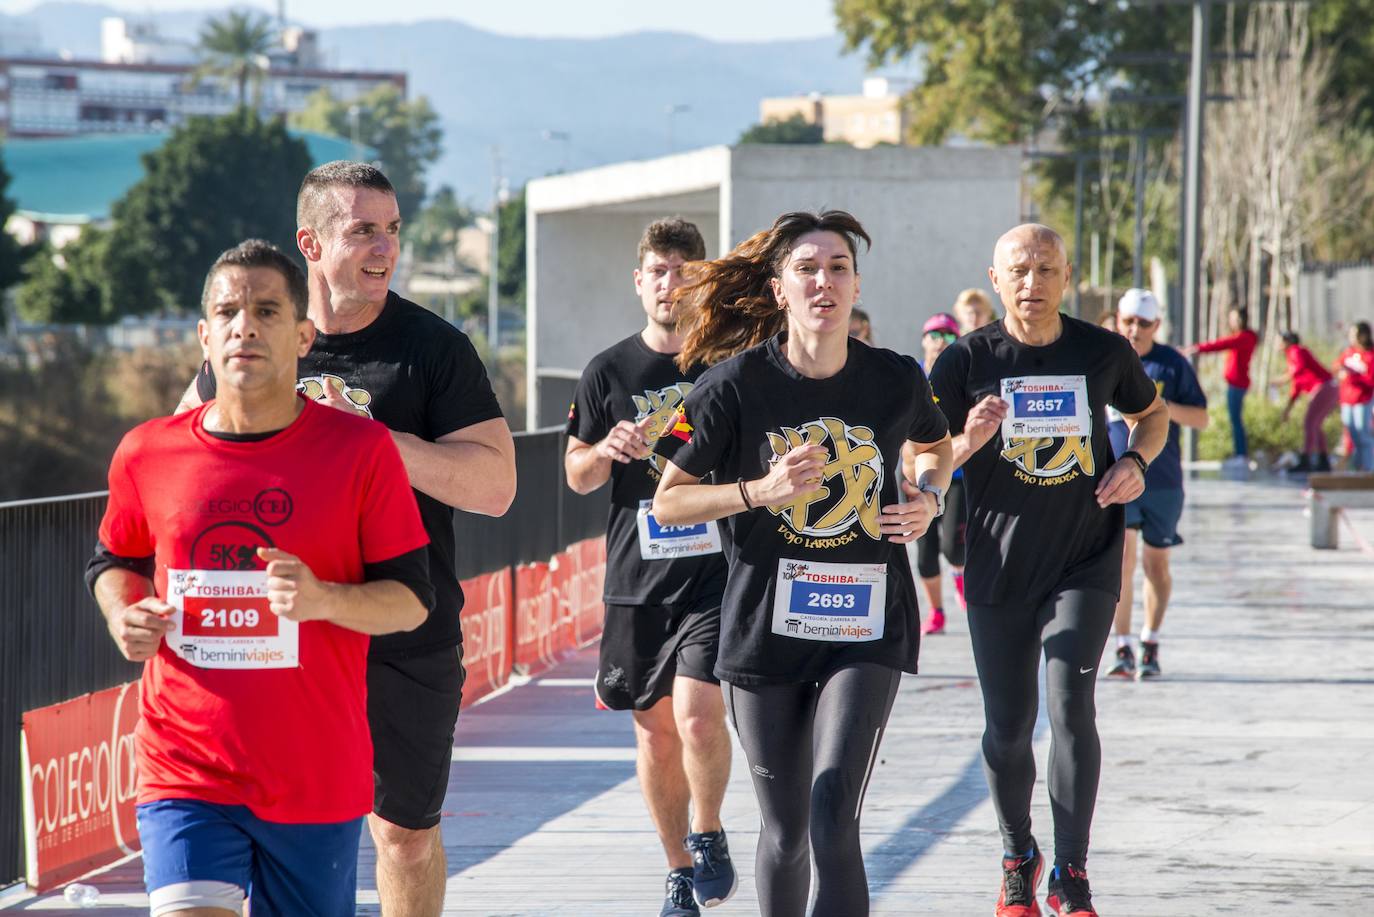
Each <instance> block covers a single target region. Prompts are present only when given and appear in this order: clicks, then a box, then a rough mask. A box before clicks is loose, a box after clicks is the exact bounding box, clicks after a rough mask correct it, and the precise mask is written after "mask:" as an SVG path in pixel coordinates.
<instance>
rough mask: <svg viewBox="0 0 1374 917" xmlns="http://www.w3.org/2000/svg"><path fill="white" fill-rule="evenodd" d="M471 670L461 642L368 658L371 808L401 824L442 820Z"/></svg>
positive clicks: (413, 825)
mask: <svg viewBox="0 0 1374 917" xmlns="http://www.w3.org/2000/svg"><path fill="white" fill-rule="evenodd" d="M464 676H465V673H464V672H463V649H462V647H461V646H458V647H447V648H445V649H442V650H436V651H435V652H432V653H426V654H422V655H416V656H408V657H405V658H398V659H382V660H373V659H369V660H368V662H367V719H368V724H369V725H370V726H371V728H372V775H373V779H374V781H375V787H376V788H375V790H374V793H373V801H372V811H373V812H375V813H376V814H377V815H379V816H381V817H382V818H384V819H386V820H387V821H389V822H391V823H392V824H394V825H400V826H401V827H402V828H410V829H412V830H420V829H423V828H433V827H434V826H435V825H437V824H439V814H440V811H441V810H442V809H443V807H444V794H445V793H447V792H448V772H449V767H450V766H451V765H452V764H453V729H454V726H455V725H457V723H458V704H459V702H460V701H461V700H462V696H463V679H464Z"/></svg>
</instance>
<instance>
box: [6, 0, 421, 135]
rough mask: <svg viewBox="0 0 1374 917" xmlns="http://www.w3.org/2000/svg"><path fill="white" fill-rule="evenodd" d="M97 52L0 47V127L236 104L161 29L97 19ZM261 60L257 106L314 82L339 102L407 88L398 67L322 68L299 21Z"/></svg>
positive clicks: (53, 127)
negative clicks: (73, 56)
mask: <svg viewBox="0 0 1374 917" xmlns="http://www.w3.org/2000/svg"><path fill="white" fill-rule="evenodd" d="M101 58H102V59H101V60H98V61H96V60H66V59H63V58H61V57H59V56H42V55H36V54H15V55H6V56H0V134H3V135H5V136H8V137H62V136H72V135H80V134H94V133H147V132H155V131H162V130H165V129H168V128H172V127H175V126H176V125H178V124H180V123H181V122H182V121H185V120H186V119H187V118H190V117H193V116H195V115H222V114H227V113H228V112H230V111H232V110H233V109H234V106H236V105H237V104H238V97H237V94H236V90H235V88H234V87H232V86H228V85H225V84H224V83H223V82H221V81H218V80H215V79H213V78H203V79H201V78H197V76H196V72H195V71H196V54H195V49H194V47H193V46H192V45H191V44H190V43H188V42H184V41H177V40H174V39H167V38H163V37H161V36H159V35H158V34H157V33H156V32H155V31H153V30H152V29H150V28H148V27H147V26H139V25H130V24H129V23H127V22H126V21H125V20H122V19H116V18H111V19H106V20H105V21H104V22H103V23H102V27H101ZM263 63H264V64H266V65H267V67H266V73H265V75H264V77H263V79H262V82H261V84H260V86H258V87H257V88H256V90H255V92H254V95H253V97H252V100H251V101H252V104H254V105H255V106H256V107H257V108H258V110H259V111H261V112H262V113H263V114H265V115H266V114H291V113H293V112H297V111H300V110H301V109H302V108H304V107H305V103H306V99H308V98H309V97H310V96H311V95H312V94H314V93H315V92H317V91H319V90H321V89H327V90H329V92H330V93H331V94H332V95H333V96H334V97H335V98H336V99H339V100H341V101H348V100H349V99H354V98H357V97H358V96H361V95H363V94H364V93H367V92H369V91H371V90H372V89H374V88H376V87H377V86H380V85H385V84H388V83H389V84H393V85H395V86H396V87H397V88H399V89H400V90H401V92H402V93H404V92H405V90H406V76H405V74H404V73H392V72H384V71H357V70H331V69H327V68H324V67H323V66H321V61H320V53H319V47H318V40H317V38H316V36H315V33H313V32H310V31H308V30H305V29H300V28H291V27H288V28H285V29H283V30H282V32H281V43H280V46H279V47H278V48H275V49H273V51H272V52H271V53H270V54H268V55H267V56H266V60H264V62H263Z"/></svg>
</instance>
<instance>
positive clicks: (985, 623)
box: [930, 223, 1169, 917]
mask: <svg viewBox="0 0 1374 917" xmlns="http://www.w3.org/2000/svg"><path fill="white" fill-rule="evenodd" d="M988 273H989V275H990V276H991V278H992V286H993V289H994V290H996V291H997V295H998V296H999V297H1000V298H1001V300H1002V305H1003V307H1004V308H1005V310H1006V316H1005V317H1004V318H1003V319H1002V320H1001V321H998V322H994V323H993V324H990V325H987V326H984V327H982V328H979V329H978V330H976V331H973V332H971V333H969V334H966V335H964V336H963V337H961V338H959V339H958V340H957V341H955V342H954V343H953V344H951V345H950V346H949V347H948V348H947V349H946V350H945V352H944V353H943V354H941V355H940V358H939V360H938V361H937V362H936V363H935V366H934V367H933V369H932V370H931V373H930V382H931V388H932V389H933V390H934V392H935V396H936V398H937V399H938V401H939V404H940V407H941V408H942V409H944V412H945V416H946V417H947V418H948V420H949V425H950V432H951V433H953V434H955V436H954V463H955V466H956V467H958V466H963V468H964V474H965V481H966V487H967V500H968V530H967V541H966V544H967V565H966V567H965V570H966V574H967V579H966V580H965V584H966V588H967V590H968V592H967V597H968V622H969V632H970V635H971V637H972V640H973V654H974V660H975V662H976V664H977V667H978V679H979V683H980V685H981V688H982V692H983V708H984V714H985V717H986V730H985V732H984V733H983V761H984V769H985V772H986V774H987V780H988V787H989V790H990V791H991V794H992V799H993V805H994V807H995V808H996V811H997V818H998V821H999V823H1000V827H1001V832H1002V841H1003V844H1004V847H1005V851H1004V855H1003V859H1002V870H1003V879H1002V890H1001V894H1000V895H999V897H998V900H997V909H996V913H997V914H998V915H1001V917H1038V915H1039V914H1040V908H1039V905H1038V904H1037V903H1036V900H1035V896H1036V888H1037V886H1038V885H1039V881H1040V877H1041V874H1042V872H1043V869H1044V857H1043V856H1042V855H1041V853H1040V848H1039V846H1038V845H1037V844H1036V842H1035V838H1034V837H1033V836H1032V835H1031V818H1030V807H1031V793H1032V790H1033V789H1034V786H1035V752H1034V747H1033V740H1034V733H1035V719H1036V713H1037V708H1038V702H1039V692H1038V689H1037V684H1036V679H1037V673H1038V670H1039V665H1040V657H1041V654H1042V653H1043V655H1044V657H1045V666H1046V676H1045V682H1046V705H1047V707H1048V711H1049V721H1050V735H1051V743H1050V756H1049V780H1048V782H1049V791H1050V809H1051V812H1052V813H1053V816H1054V870H1053V872H1052V873H1051V876H1050V881H1049V887H1048V894H1047V897H1046V904H1047V905H1048V907H1049V910H1050V912H1051V913H1053V914H1055V915H1070V914H1072V915H1076V917H1090V915H1096V913H1097V912H1096V911H1095V910H1093V906H1092V897H1091V893H1090V891H1089V888H1088V877H1087V872H1086V871H1085V866H1084V864H1085V861H1086V859H1087V854H1088V834H1089V830H1090V828H1091V825H1092V814H1093V805H1094V803H1095V801H1096V797H1097V782H1098V775H1099V773H1100V771H1101V765H1102V750H1101V745H1100V743H1099V741H1098V736H1097V723H1096V710H1095V708H1094V701H1093V690H1094V688H1095V686H1096V677H1095V675H1096V670H1097V665H1098V662H1099V660H1100V658H1101V655H1102V648H1103V646H1104V645H1105V644H1106V642H1107V635H1108V633H1109V631H1110V630H1111V626H1112V617H1113V614H1114V612H1115V610H1116V600H1117V595H1118V593H1119V591H1120V588H1121V556H1122V555H1121V552H1122V536H1123V531H1124V528H1125V513H1124V505H1125V504H1126V503H1129V502H1130V501H1131V500H1133V499H1135V498H1136V497H1138V496H1139V495H1140V494H1141V492H1142V491H1143V490H1144V487H1145V469H1146V468H1147V467H1148V466H1149V463H1150V461H1152V460H1153V459H1154V457H1155V456H1156V455H1157V454H1158V453H1159V451H1160V449H1161V448H1163V446H1164V439H1165V436H1166V434H1167V432H1168V424H1169V415H1168V409H1167V408H1166V407H1165V406H1164V404H1163V402H1161V401H1160V400H1159V398H1158V396H1157V395H1156V393H1155V386H1154V383H1153V382H1151V381H1150V377H1149V376H1147V375H1146V374H1145V370H1144V368H1143V367H1142V366H1141V363H1140V358H1139V357H1138V356H1136V353H1135V350H1134V349H1132V347H1131V345H1130V343H1129V342H1128V341H1127V340H1126V339H1125V338H1123V337H1121V336H1120V335H1118V334H1115V333H1113V332H1111V331H1107V330H1105V329H1102V328H1099V327H1097V326H1096V325H1093V324H1090V323H1088V322H1083V321H1079V320H1078V319H1075V318H1070V317H1068V316H1065V315H1062V314H1060V312H1059V305H1060V303H1061V301H1062V300H1063V298H1064V292H1065V291H1066V290H1067V289H1068V287H1069V282H1070V279H1071V277H1072V269H1071V266H1070V265H1069V263H1068V258H1067V257H1066V256H1065V249H1064V241H1063V239H1061V238H1060V237H1059V234H1058V233H1056V232H1054V230H1052V229H1050V228H1048V227H1046V226H1041V225H1038V224H1034V223H1030V224H1025V225H1022V226H1017V227H1016V228H1015V229H1012V230H1011V231H1010V232H1008V233H1007V234H1006V235H1004V236H1002V238H1001V239H999V240H998V242H997V247H996V249H995V250H994V253H993V266H992V267H991V268H990V269H989V271H988ZM1108 404H1110V405H1112V406H1113V407H1115V408H1116V409H1117V410H1118V411H1119V412H1120V413H1121V414H1122V416H1123V417H1124V418H1125V420H1126V423H1127V425H1128V426H1129V427H1130V428H1131V429H1130V440H1129V443H1128V445H1127V451H1126V452H1124V453H1123V454H1122V456H1121V458H1120V459H1119V460H1116V461H1114V460H1113V457H1112V448H1111V443H1110V441H1109V439H1108V436H1107V426H1106V411H1105V407H1106V405H1108Z"/></svg>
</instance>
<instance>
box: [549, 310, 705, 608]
mask: <svg viewBox="0 0 1374 917" xmlns="http://www.w3.org/2000/svg"><path fill="white" fill-rule="evenodd" d="M700 375H701V368H700V367H696V368H694V369H693V370H692V371H691V372H687V373H684V372H682V370H680V369H678V368H677V364H676V363H675V362H674V355H672V354H666V353H658V352H657V351H655V350H652V349H650V348H649V345H647V344H645V343H644V339H643V338H642V337H640V335H638V334H633V335H631V336H630V337H627V338H626V339H625V340H623V341H621V342H620V343H618V344H616V345H615V346H614V347H611V348H610V349H608V350H605V351H603V352H602V353H599V354H597V355H596V356H595V357H593V358H592V361H591V362H590V363H588V364H587V368H586V369H585V370H583V371H582V379H581V381H580V382H578V385H577V393H576V394H575V395H574V396H573V403H572V406H571V407H570V408H569V411H568V435H569V436H571V437H574V438H575V439H578V440H580V441H581V442H584V443H587V444H589V445H590V444H594V443H598V442H600V441H601V440H603V439H605V438H606V435H607V434H609V433H610V432H611V430H612V429H613V428H614V427H615V425H616V424H617V423H619V422H620V421H622V420H625V421H629V422H631V423H636V424H638V423H646V429H645V433H644V437H645V439H647V440H648V441H649V444H650V446H651V447H653V446H656V445H657V444H658V442H659V441H660V440H661V439H663V437H665V436H668V435H669V434H670V433H671V431H672V429H673V426H674V424H676V423H677V421H678V418H679V415H680V413H681V408H682V405H683V400H684V399H685V398H686V396H687V395H688V393H690V392H691V391H692V386H693V384H694V382H695V380H696V378H697V377H698V376H700ZM664 462H665V459H664V457H663V456H662V455H659V454H658V453H657V452H655V453H652V454H650V455H649V457H648V458H646V459H642V460H640V461H637V462H631V463H630V464H628V465H627V464H625V463H623V462H612V463H611V509H610V514H609V518H608V519H607V526H606V586H605V593H604V596H603V599H604V601H606V602H609V603H610V604H612V605H674V604H678V603H683V602H696V601H697V600H699V599H705V598H707V597H709V595H716V596H718V595H719V594H720V593H721V591H723V590H724V588H725V561H724V559H723V558H722V557H721V553H720V551H721V546H720V545H721V543H720V531H719V527H718V526H717V524H716V523H714V522H711V523H703V524H702V525H697V526H664V525H661V524H660V523H659V522H658V520H657V519H655V518H654V517H653V513H652V512H651V511H650V508H649V507H650V504H652V502H653V498H654V491H655V490H657V489H658V482H659V480H660V479H661V478H662V477H663V468H664Z"/></svg>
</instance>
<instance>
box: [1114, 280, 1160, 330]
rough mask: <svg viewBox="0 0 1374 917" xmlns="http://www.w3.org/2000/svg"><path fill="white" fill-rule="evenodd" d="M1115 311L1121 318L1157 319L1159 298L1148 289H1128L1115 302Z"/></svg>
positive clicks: (1155, 320) (1149, 320)
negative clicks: (1118, 300) (1119, 299)
mask: <svg viewBox="0 0 1374 917" xmlns="http://www.w3.org/2000/svg"><path fill="white" fill-rule="evenodd" d="M1116 312H1117V314H1118V315H1120V316H1121V317H1122V318H1132V317H1134V318H1138V319H1140V320H1141V321H1142V322H1157V321H1159V300H1157V299H1155V294H1153V293H1151V292H1150V291H1149V290H1141V289H1134V288H1133V289H1130V290H1127V291H1126V292H1125V294H1124V295H1122V297H1121V301H1120V302H1118V303H1117V304H1116Z"/></svg>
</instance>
